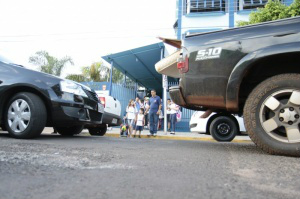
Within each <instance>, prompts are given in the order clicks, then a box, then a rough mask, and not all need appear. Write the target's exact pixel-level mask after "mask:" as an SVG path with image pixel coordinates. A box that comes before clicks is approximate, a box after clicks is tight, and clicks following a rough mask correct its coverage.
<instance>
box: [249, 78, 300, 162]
mask: <svg viewBox="0 0 300 199" xmlns="http://www.w3.org/2000/svg"><path fill="white" fill-rule="evenodd" d="M299 116H300V74H282V75H277V76H274V77H271V78H269V79H267V80H265V81H263V82H262V83H261V84H259V85H258V86H257V87H256V88H255V89H254V90H253V91H252V93H251V94H250V95H249V97H248V99H247V101H246V104H245V107H244V121H245V126H246V129H247V131H248V134H249V136H250V138H251V140H252V141H253V142H254V143H255V144H256V145H257V146H258V147H260V148H261V149H262V150H264V151H266V152H268V153H270V154H276V155H287V156H300V128H299V126H300V119H299Z"/></svg>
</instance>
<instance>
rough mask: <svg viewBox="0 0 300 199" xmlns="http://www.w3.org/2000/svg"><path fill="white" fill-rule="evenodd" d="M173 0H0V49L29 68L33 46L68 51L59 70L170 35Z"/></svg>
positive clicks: (71, 70) (76, 69) (76, 68)
mask: <svg viewBox="0 0 300 199" xmlns="http://www.w3.org/2000/svg"><path fill="white" fill-rule="evenodd" d="M175 9H176V0H127V1H123V0H118V1H117V0H106V1H105V0H0V54H1V55H3V56H5V57H8V58H10V59H12V60H14V61H15V62H16V63H18V64H22V65H25V66H28V67H29V68H34V67H33V66H32V65H30V64H29V63H28V58H29V57H30V56H31V55H34V53H35V52H37V51H39V50H46V51H48V52H49V53H50V55H53V56H55V57H58V58H61V57H63V56H65V55H68V56H70V57H72V59H73V61H74V63H75V65H74V66H67V68H66V69H65V71H64V75H66V74H71V73H79V69H80V67H81V66H88V65H90V64H91V63H93V62H96V61H100V60H101V56H104V55H107V54H111V53H116V52H120V51H124V50H128V49H131V48H136V47H140V46H144V45H149V44H152V43H157V42H160V41H159V40H158V39H157V38H156V37H157V36H165V37H174V38H175V33H174V30H173V24H174V23H175Z"/></svg>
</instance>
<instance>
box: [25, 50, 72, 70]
mask: <svg viewBox="0 0 300 199" xmlns="http://www.w3.org/2000/svg"><path fill="white" fill-rule="evenodd" d="M29 63H32V64H34V65H36V66H38V67H39V70H40V71H41V72H44V73H48V74H52V75H56V76H60V75H61V72H62V70H63V68H64V67H65V66H66V64H67V63H70V64H71V65H74V63H73V60H72V58H71V57H69V56H65V57H63V58H62V59H57V58H55V57H53V56H51V55H49V53H48V52H46V51H38V52H36V53H35V55H34V56H31V57H29Z"/></svg>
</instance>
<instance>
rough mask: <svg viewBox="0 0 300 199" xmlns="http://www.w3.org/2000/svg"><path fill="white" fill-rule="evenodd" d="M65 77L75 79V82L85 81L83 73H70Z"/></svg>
mask: <svg viewBox="0 0 300 199" xmlns="http://www.w3.org/2000/svg"><path fill="white" fill-rule="evenodd" d="M66 79H69V80H72V81H75V82H85V81H86V78H85V77H84V76H83V75H80V74H79V75H77V74H71V75H67V76H66Z"/></svg>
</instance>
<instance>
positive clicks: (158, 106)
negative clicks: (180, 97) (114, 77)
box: [124, 89, 179, 137]
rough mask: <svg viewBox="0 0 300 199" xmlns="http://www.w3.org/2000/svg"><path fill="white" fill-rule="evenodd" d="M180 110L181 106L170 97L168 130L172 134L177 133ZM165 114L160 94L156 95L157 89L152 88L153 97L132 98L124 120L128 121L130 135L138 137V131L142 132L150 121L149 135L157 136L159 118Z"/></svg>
mask: <svg viewBox="0 0 300 199" xmlns="http://www.w3.org/2000/svg"><path fill="white" fill-rule="evenodd" d="M178 110H179V106H178V105H176V104H175V103H173V102H172V101H171V100H169V99H168V103H167V120H168V131H169V132H171V134H175V124H176V121H177V117H176V114H177V112H178ZM160 115H163V104H162V100H161V98H160V97H159V96H157V95H156V91H155V90H154V89H153V90H151V97H150V98H149V100H148V99H147V98H146V97H145V98H144V100H140V99H139V98H138V97H137V98H136V99H135V101H134V100H130V101H129V104H128V106H127V107H126V115H125V117H124V121H127V125H128V136H129V137H136V132H137V131H138V132H139V135H138V136H139V137H141V132H142V131H143V128H144V126H148V122H149V136H156V135H157V130H158V125H159V118H160Z"/></svg>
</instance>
